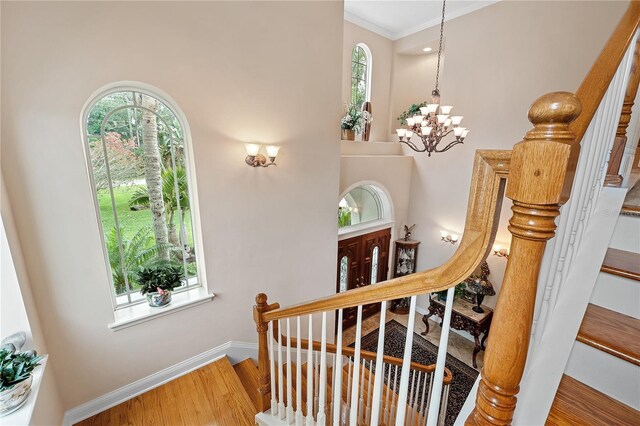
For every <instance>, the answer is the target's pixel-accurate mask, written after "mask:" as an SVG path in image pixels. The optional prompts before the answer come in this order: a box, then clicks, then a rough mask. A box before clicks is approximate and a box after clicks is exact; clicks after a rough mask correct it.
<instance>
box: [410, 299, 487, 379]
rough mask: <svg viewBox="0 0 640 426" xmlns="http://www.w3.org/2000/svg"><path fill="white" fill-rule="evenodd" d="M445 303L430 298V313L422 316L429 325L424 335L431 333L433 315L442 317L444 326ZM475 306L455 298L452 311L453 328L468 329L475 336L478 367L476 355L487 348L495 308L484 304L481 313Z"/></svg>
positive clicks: (474, 353) (474, 356)
mask: <svg viewBox="0 0 640 426" xmlns="http://www.w3.org/2000/svg"><path fill="white" fill-rule="evenodd" d="M445 303H446V302H444V301H440V300H438V299H436V298H435V297H432V298H430V299H429V313H428V314H426V315H424V316H423V317H422V322H424V325H425V326H426V327H427V328H426V330H425V331H424V332H423V333H421V334H422V335H423V336H426V335H427V334H428V333H429V321H428V320H429V318H430V317H431V316H433V315H435V316H438V317H440V319H441V321H440V327H442V320H443V319H444V307H445ZM473 306H474V305H473V303H469V302H467V301H466V300H462V299H459V298H457V299H454V301H453V310H452V312H451V328H454V329H456V330H465V331H468V332H469V333H470V334H471V335H472V336H473V338H474V340H475V347H474V348H473V368H478V364H477V363H476V355H477V354H478V352H480V350H481V349H482V350H485V342H486V340H487V336H488V335H489V328H490V327H491V319H492V318H493V310H492V309H491V308H489V307H487V306H484V305H482V309H484V312H483V313H481V314H479V313H477V312H475V311H473V310H472V308H473ZM482 335H483V336H482ZM480 336H482V339H480Z"/></svg>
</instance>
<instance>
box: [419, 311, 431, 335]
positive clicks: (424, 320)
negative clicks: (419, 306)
mask: <svg viewBox="0 0 640 426" xmlns="http://www.w3.org/2000/svg"><path fill="white" fill-rule="evenodd" d="M431 315H433V314H432V313H431V312H429V313H428V314H427V315H424V316H423V317H422V322H423V323H424V325H425V327H426V329H425V330H424V332H423V333H420V334H422V335H423V336H426V335H427V334H429V317H430V316H431Z"/></svg>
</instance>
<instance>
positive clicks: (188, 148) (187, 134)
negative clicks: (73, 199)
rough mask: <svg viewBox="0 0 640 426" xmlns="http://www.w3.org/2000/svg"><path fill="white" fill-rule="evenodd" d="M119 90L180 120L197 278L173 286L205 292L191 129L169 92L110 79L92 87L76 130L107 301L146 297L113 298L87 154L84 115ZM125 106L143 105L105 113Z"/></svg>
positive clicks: (126, 305)
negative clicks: (156, 104)
mask: <svg viewBox="0 0 640 426" xmlns="http://www.w3.org/2000/svg"><path fill="white" fill-rule="evenodd" d="M121 92H134V93H139V94H142V95H146V96H149V97H152V98H154V99H156V100H158V101H160V102H162V103H163V104H164V106H165V107H166V108H167V109H168V110H169V111H170V112H171V113H172V114H173V115H174V116H175V117H176V118H177V119H178V122H179V123H180V127H181V129H182V141H181V142H182V146H183V150H184V162H185V171H186V177H187V182H188V185H187V186H188V194H189V210H190V211H189V214H190V216H191V227H192V235H193V244H194V252H195V253H194V254H195V257H196V265H197V270H198V272H197V278H196V279H197V284H196V285H191V286H188V287H186V288H184V289H180V290H177V291H176V293H184V292H190V291H194V292H196V291H197V292H202V291H204V292H205V293H207V292H208V288H207V278H206V268H205V265H204V250H203V245H202V241H203V239H202V227H201V221H200V208H199V202H198V198H197V194H198V190H197V181H196V179H195V156H194V154H193V144H192V139H191V131H190V128H189V123H188V121H187V118H186V116H185V114H184V113H183V112H182V110H181V109H180V108H179V107H178V105H177V103H176V102H175V101H174V100H173V99H172V98H171V97H170V96H169V95H167V94H166V93H165V92H163V91H162V90H160V89H158V88H156V87H153V86H151V85H148V84H145V83H141V82H132V81H124V82H114V83H111V84H108V85H106V86H104V87H102V88H100V89H98V90H96V91H95V92H94V93H93V94H91V96H90V97H89V98H88V100H87V101H86V103H85V105H84V106H83V108H82V113H81V115H80V132H81V135H82V145H83V150H84V156H85V165H86V168H87V176H88V183H89V190H90V191H91V196H92V199H93V206H94V211H95V214H96V219H97V225H98V232H99V237H100V242H101V250H102V254H103V258H104V262H105V266H106V272H107V283H108V286H109V294H110V298H111V305H112V307H113V310H114V311H117V310H124V309H129V308H131V307H132V306H136V305H139V304H142V303H145V302H146V299H145V298H144V297H143V298H140V299H138V300H132V301H131V302H127V303H120V304H118V301H117V298H118V297H121V295H120V296H118V295H117V294H116V291H115V286H114V283H113V275H112V272H111V264H110V262H109V254H108V252H107V249H106V247H107V246H106V240H105V234H104V227H103V224H102V217H101V215H100V204H99V200H98V193H97V191H96V190H95V179H94V172H93V166H92V163H91V154H90V152H89V136H95V135H89V131H88V119H89V114H90V113H91V111H92V109H93V108H94V107H95V105H96V104H97V103H98V102H99V101H100V100H102V99H103V98H105V97H107V96H109V95H112V94H114V93H121ZM126 108H139V109H143V108H142V107H141V106H140V105H135V103H134V104H133V105H130V106H119V107H116V108H114V109H113V110H112V111H110V112H109V113H108V115H112V114H113V113H115V112H116V111H117V110H124V109H126ZM156 116H157V117H158V118H159V119H160V120H162V121H163V122H164V121H165V120H164V118H163V117H162V116H161V115H160V114H158V113H156ZM165 124H166V123H165ZM101 133H102V132H101ZM100 137H102V135H100ZM118 238H120V237H119V234H118ZM132 293H135V292H131V293H126V294H132Z"/></svg>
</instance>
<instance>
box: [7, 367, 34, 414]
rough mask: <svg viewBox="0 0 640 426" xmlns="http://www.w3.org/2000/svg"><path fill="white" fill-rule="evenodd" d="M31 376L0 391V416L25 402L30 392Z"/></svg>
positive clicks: (14, 409)
mask: <svg viewBox="0 0 640 426" xmlns="http://www.w3.org/2000/svg"><path fill="white" fill-rule="evenodd" d="M32 380H33V376H29V378H28V379H26V380H23V381H21V382H20V383H17V384H15V385H13V387H12V388H10V389H6V390H3V391H2V392H0V416H6V415H7V414H9V413H13V412H14V411H16V410H17V409H18V408H20V407H21V406H22V404H24V403H25V401H26V400H27V398H28V397H29V394H30V393H31V382H32Z"/></svg>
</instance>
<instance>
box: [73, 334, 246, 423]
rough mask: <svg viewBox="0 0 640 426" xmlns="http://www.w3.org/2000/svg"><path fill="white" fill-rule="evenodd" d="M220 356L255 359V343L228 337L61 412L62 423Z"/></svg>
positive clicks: (203, 364)
mask: <svg viewBox="0 0 640 426" xmlns="http://www.w3.org/2000/svg"><path fill="white" fill-rule="evenodd" d="M223 356H227V358H229V361H230V362H231V364H237V363H238V362H240V361H242V360H244V359H246V358H254V359H257V358H258V345H257V343H247V342H234V341H229V342H227V343H224V344H222V345H220V346H218V347H215V348H213V349H209V350H208V351H206V352H203V353H201V354H198V355H196V356H194V357H192V358H189V359H186V360H184V361H182V362H179V363H178V364H175V365H173V366H171V367H168V368H165V369H164V370H161V371H158V372H157V373H154V374H152V375H150V376H147V377H144V378H142V379H140V380H136V381H135V382H133V383H130V384H128V385H126V386H123V387H121V388H119V389H116V390H114V391H111V392H109V393H107V394H105V395H102V396H100V397H98V398H96V399H93V400H91V401H88V402H85V403H84V404H82V405H79V406H77V407H74V408H71V409H70V410H67V411H66V412H65V414H64V420H63V425H64V426H71V425H73V424H75V423H78V422H80V421H82V420H84V419H87V418H89V417H91V416H94V415H96V414H98V413H100V412H102V411H104V410H106V409H108V408H111V407H113V406H115V405H118V404H121V403H123V402H124V401H127V400H129V399H131V398H135V397H136V396H138V395H140V394H143V393H145V392H148V391H149V390H151V389H153V388H156V387H158V386H161V385H163V384H165V383H167V382H169V381H171V380H174V379H177V378H178V377H180V376H183V375H185V374H187V373H190V372H192V371H194V370H197V369H198V368H200V367H203V366H205V365H207V364H210V363H212V362H213V361H216V360H218V359H220V358H222V357H223Z"/></svg>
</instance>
